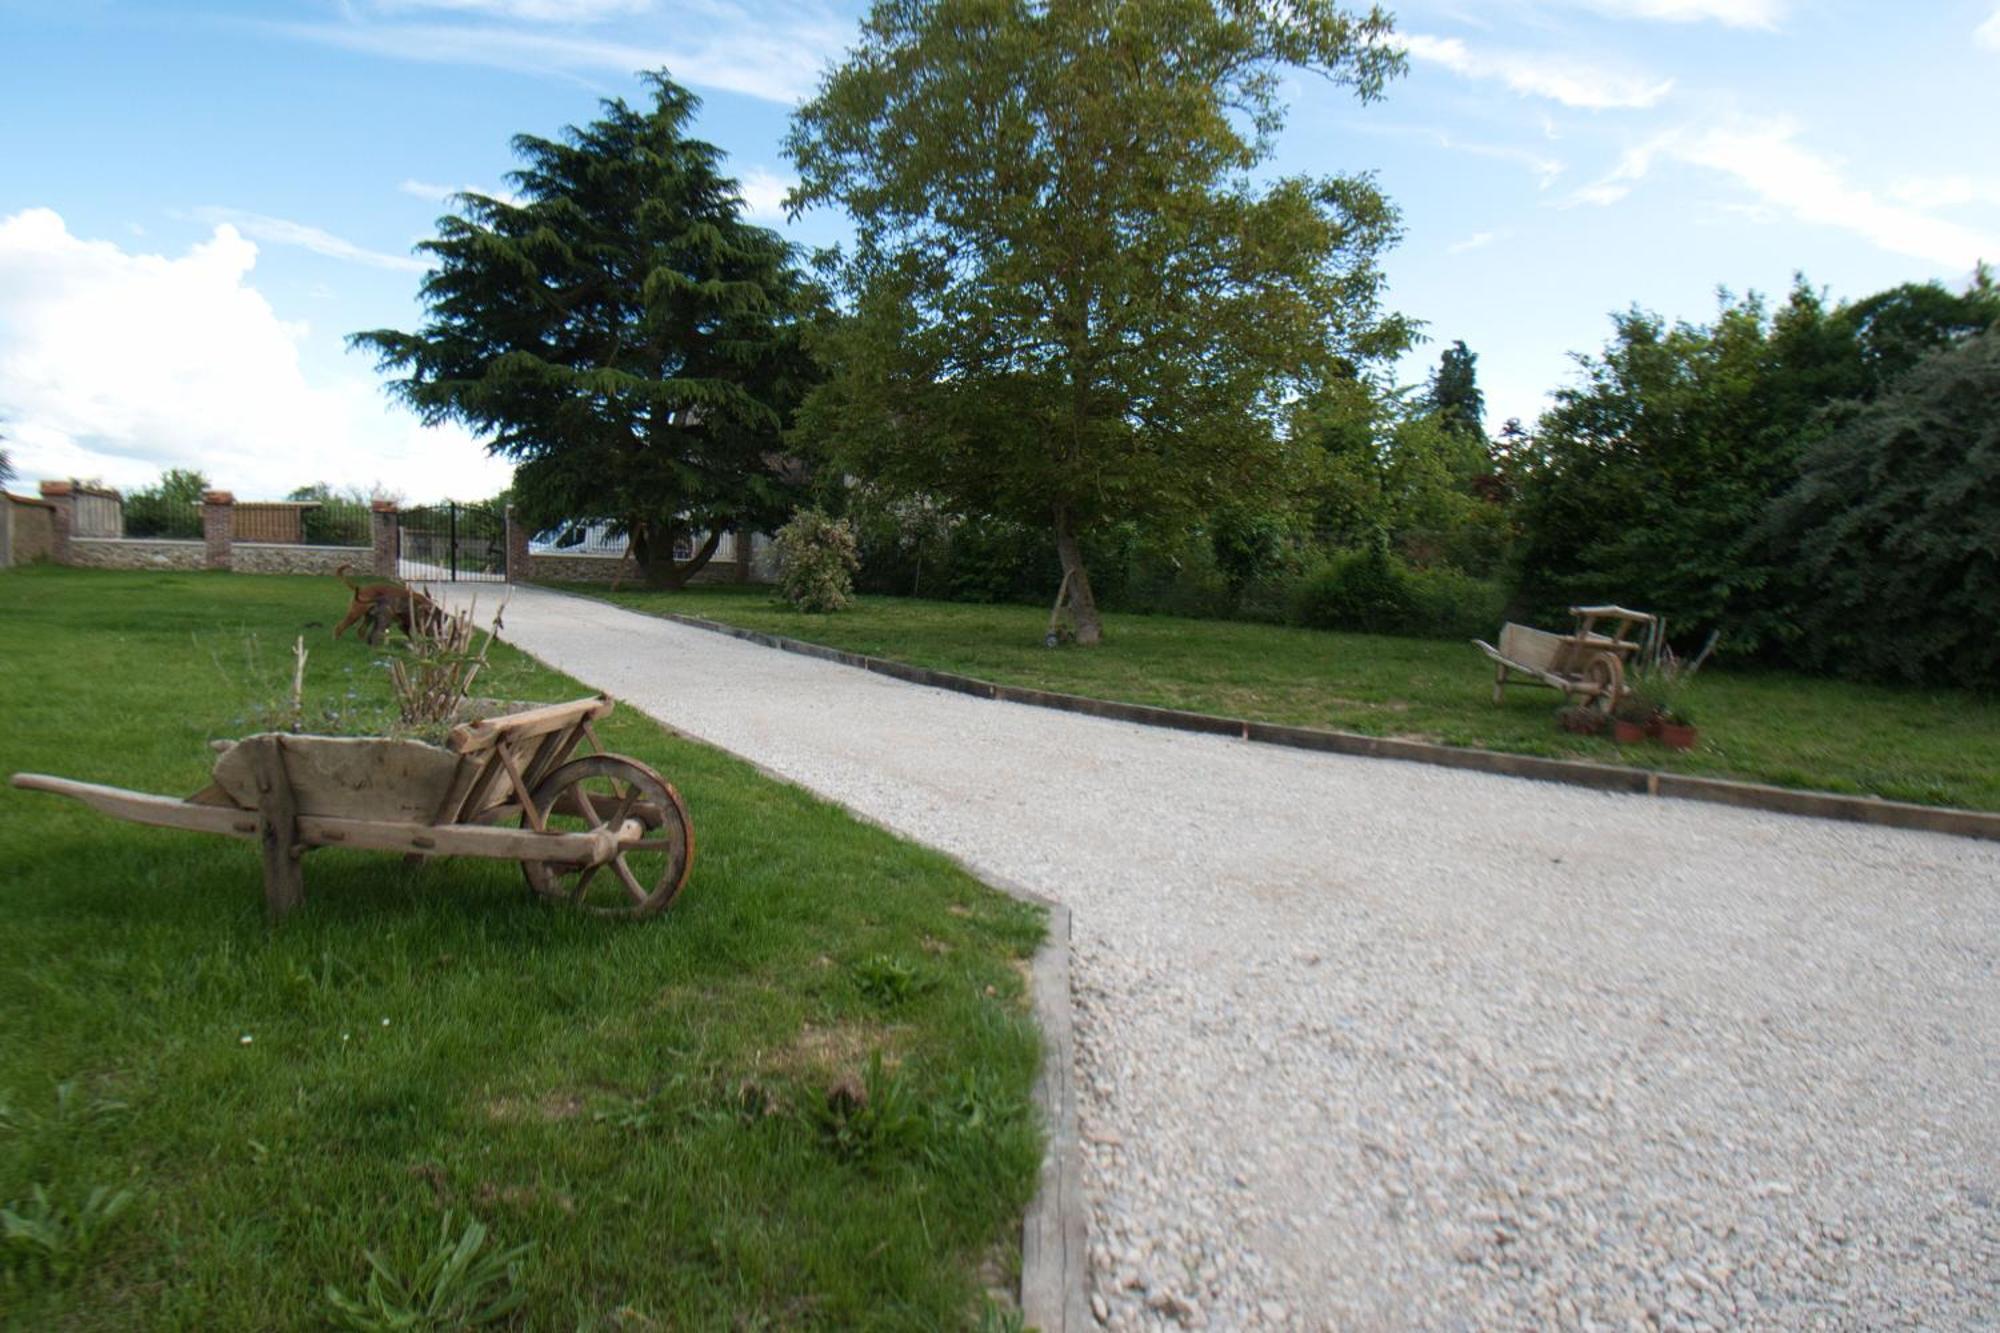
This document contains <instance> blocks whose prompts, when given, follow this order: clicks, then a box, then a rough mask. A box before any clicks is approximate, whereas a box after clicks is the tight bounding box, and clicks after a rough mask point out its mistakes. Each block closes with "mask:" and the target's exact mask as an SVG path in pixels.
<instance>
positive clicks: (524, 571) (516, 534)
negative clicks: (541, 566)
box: [507, 505, 535, 583]
mask: <svg viewBox="0 0 2000 1333" xmlns="http://www.w3.org/2000/svg"><path fill="white" fill-rule="evenodd" d="M534 581H535V562H534V557H533V556H531V555H529V554H528V530H527V529H526V528H525V527H523V526H521V521H520V519H518V518H516V517H515V516H514V506H513V505H508V506H507V582H509V583H533V582H534Z"/></svg>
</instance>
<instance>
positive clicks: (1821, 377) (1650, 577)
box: [1518, 268, 2000, 661]
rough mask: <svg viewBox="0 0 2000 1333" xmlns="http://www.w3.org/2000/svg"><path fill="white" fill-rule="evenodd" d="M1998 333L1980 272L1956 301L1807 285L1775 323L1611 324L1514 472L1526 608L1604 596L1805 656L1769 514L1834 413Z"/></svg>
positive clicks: (1785, 654) (1748, 310) (1741, 308)
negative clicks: (1854, 296)
mask: <svg viewBox="0 0 2000 1333" xmlns="http://www.w3.org/2000/svg"><path fill="white" fill-rule="evenodd" d="M1996 319H2000V287H1996V286H1995V285H1994V284H1993V282H1992V279H1991V276H1990V274H1989V273H1988V272H1987V271H1986V270H1985V269H1983V268H1982V269H1980V270H1979V271H1978V272H1977V273H1976V274H1975V277H1974V281H1973V283H1972V284H1971V286H1970V287H1969V288H1968V289H1967V290H1966V291H1964V292H1963V293H1952V292H1949V291H1947V290H1946V289H1945V288H1943V287H1942V286H1940V285H1938V284H1935V283H1927V284H1909V285H1905V286H1902V287H1897V288H1893V289H1891V290H1889V291H1886V292H1881V293H1878V294H1876V295H1875V296H1871V297H1869V298H1867V299H1865V300H1862V301H1859V302H1856V303H1853V304H1850V305H1842V306H1839V307H1836V308H1832V309H1829V308H1828V307H1827V304H1826V302H1825V300H1824V298H1823V297H1822V296H1821V295H1820V294H1819V293H1817V292H1815V291H1814V290H1813V289H1812V288H1810V287H1808V286H1807V285H1806V284H1805V282H1804V280H1803V279H1801V280H1800V281H1799V282H1798V284H1797V285H1795V286H1794V288H1793V290H1792V292H1791V295H1790V297H1789V299H1788V300H1787V301H1786V303H1785V304H1784V305H1783V306H1782V307H1781V308H1779V309H1778V310H1777V311H1776V312H1775V313H1774V312H1771V311H1769V310H1768V309H1767V307H1766V305H1765V303H1764V301H1763V300H1762V298H1760V297H1758V296H1756V295H1754V294H1753V295H1751V296H1748V297H1745V298H1743V299H1742V300H1740V301H1739V300H1731V299H1729V298H1727V297H1726V296H1725V297H1724V299H1723V301H1722V305H1721V309H1720V310H1719V312H1718V314H1717V316H1716V319H1715V320H1714V322H1713V323H1711V324H1707V325H1696V324H1687V323H1679V324H1674V325H1671V326H1670V325H1668V324H1667V323H1666V322H1665V321H1663V320H1661V319H1660V318H1659V317H1658V316H1656V315H1652V314H1649V313H1647V312H1644V311H1640V310H1633V311H1630V312H1627V313H1625V314H1623V315H1619V316H1615V317H1614V329H1613V336H1612V340H1611V342H1610V343H1609V344H1608V345H1607V346H1606V347H1605V349H1604V351H1603V352H1602V353H1601V354H1600V355H1598V356H1584V357H1579V358H1578V364H1579V366H1580V367H1581V370H1582V379H1581V382H1580V383H1578V384H1576V385H1573V386H1570V387H1567V388H1564V389H1561V390H1559V391H1558V392H1557V393H1556V395H1555V396H1556V405H1555V407H1554V408H1552V409H1551V410H1550V411H1549V412H1548V413H1547V414H1545V415H1544V416H1543V418H1542V420H1541V424H1540V426H1539V428H1538V430H1537V431H1536V433H1535V436H1534V438H1533V440H1532V442H1531V443H1530V444H1529V445H1528V447H1526V448H1525V449H1524V451H1523V455H1522V456H1521V457H1520V458H1519V459H1518V474H1519V480H1520V485H1521V497H1522V498H1521V504H1520V509H1519V522H1520V525H1521V528H1522V530H1523V533H1524V540H1523V542H1522V546H1521V549H1520V551H1519V567H1520V570H1521V580H1520V593H1521V598H1522V600H1523V602H1524V603H1526V604H1527V605H1528V606H1529V607H1530V608H1531V609H1532V610H1533V611H1534V612H1536V613H1538V614H1541V615H1550V614H1556V613H1559V612H1560V610H1561V608H1562V607H1564V606H1567V605H1570V604H1573V603H1576V602H1579V601H1604V600H1613V601H1618V602H1622V603H1624V604H1627V605H1634V606H1641V607H1645V608H1646V609H1648V610H1654V611H1659V612H1663V613H1665V614H1666V615H1667V616H1668V617H1669V618H1670V619H1671V620H1672V621H1673V622H1674V624H1675V625H1676V626H1677V627H1678V628H1679V629H1681V630H1685V631H1693V632H1696V633H1700V632H1705V631H1707V630H1709V629H1711V628H1713V627H1717V626H1721V627H1726V628H1727V630H1728V634H1729V639H1730V643H1731V646H1732V649H1733V651H1735V652H1738V653H1741V654H1754V653H1759V652H1761V653H1763V654H1765V655H1767V656H1777V657H1781V658H1789V659H1790V660H1793V661H1808V660H1814V659H1813V658H1812V652H1813V650H1812V649H1810V648H1808V647H1802V646H1801V645H1802V644H1803V643H1804V640H1803V639H1802V638H1801V637H1800V636H1799V634H1798V626H1799V624H1800V623H1801V621H1802V619H1806V618H1810V616H1809V614H1808V613H1807V612H1805V611H1804V610H1803V609H1802V608H1804V607H1806V606H1807V605H1808V604H1809V603H1811V602H1812V601H1814V600H1815V599H1816V598H1817V597H1818V596H1819V590H1818V589H1817V587H1816V586H1815V584H1816V579H1817V576H1816V575H1815V574H1814V573H1813V572H1812V568H1811V565H1810V561H1809V560H1801V559H1800V558H1799V556H1798V553H1797V552H1794V551H1792V550H1788V549H1786V548H1785V547H1784V546H1783V544H1782V543H1780V544H1773V542H1772V541H1771V539H1770V532H1769V529H1768V526H1767V525H1766V522H1765V520H1766V518H1767V516H1768V514H1769V512H1770V509H1771V506H1772V504H1773V502H1774V500H1775V499H1776V497H1777V496H1778V495H1780V494H1781V493H1783V492H1784V491H1786V490H1787V489H1789V488H1790V487H1792V486H1793V485H1794V484H1795V483H1796V482H1797V481H1798V480H1799V476H1800V464H1801V459H1802V458H1803V457H1804V456H1805V455H1806V454H1807V453H1808V451H1810V450H1811V449H1812V448H1813V446H1814V444H1815V442H1816V441H1817V440H1819V439H1820V438H1821V437H1822V436H1824V435H1825V434H1826V433H1827V431H1828V430H1830V429H1832V427H1833V425H1834V423H1835V422H1837V421H1838V420H1840V419H1841V411H1839V410H1836V405H1837V404H1840V403H1845V402H1857V403H1861V402H1867V401H1870V400H1872V399H1873V398H1875V397H1876V396H1877V395H1879V394H1881V393H1883V392H1884V391H1885V390H1886V389H1887V388H1889V387H1890V386H1892V385H1894V384H1895V383H1896V382H1897V380H1898V378H1899V377H1900V376H1902V375H1905V374H1907V373H1909V371H1910V368H1911V367H1912V366H1914V365H1916V364H1917V363H1918V362H1919V360H1920V359H1921V358H1922V357H1924V356H1925V355H1927V354H1930V353H1934V352H1936V351H1937V350H1939V349H1942V348H1947V347H1950V346H1952V345H1954V344H1955V343H1957V342H1961V341H1963V340H1964V339H1966V338H1967V337H1970V336H1971V335H1972V334H1974V333H1976V332H1977V331H1978V330H1980V329H1983V328H1985V327H1987V326H1988V325H1989V324H1991V323H1992V322H1993V321H1995V320H1996ZM1801 654H1805V655H1804V656H1801Z"/></svg>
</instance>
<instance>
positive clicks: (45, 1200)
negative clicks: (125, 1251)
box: [0, 1185, 132, 1290]
mask: <svg viewBox="0 0 2000 1333" xmlns="http://www.w3.org/2000/svg"><path fill="white" fill-rule="evenodd" d="M131 1204H132V1191H130V1190H122V1189H121V1190H114V1189H112V1188H111V1187H110V1186H108V1185H99V1186H97V1187H95V1188H93V1189H92V1190H91V1191H90V1192H89V1193H87V1194H80V1195H79V1196H71V1197H66V1196H65V1195H64V1193H63V1192H62V1191H60V1190H59V1191H58V1192H57V1194H56V1195H54V1196H51V1195H50V1193H49V1192H48V1190H47V1189H45V1188H43V1187H42V1186H41V1185H36V1186H34V1188H33V1189H31V1190H30V1191H29V1193H28V1197H27V1199H26V1200H25V1201H23V1202H21V1203H10V1204H8V1205H7V1206H6V1207H4V1208H0V1272H4V1273H5V1274H6V1281H7V1285H8V1286H9V1287H12V1288H15V1289H17V1290H33V1289H34V1288H36V1287H40V1286H44V1285H50V1284H53V1285H57V1286H62V1285H66V1284H68V1283H70V1282H73V1281H75V1280H76V1278H78V1277H79V1276H80V1275H82V1274H83V1273H84V1272H85V1271H86V1270H88V1269H89V1267H90V1260H91V1257H92V1255H94V1254H95V1253H96V1251H97V1249H98V1246H99V1244H100V1243H101V1242H102V1241H103V1239H104V1235H105V1233H106V1232H107V1231H109V1230H110V1229H111V1226H112V1224H113V1223H115V1222H116V1221H117V1220H118V1217H119V1215H120V1214H121V1213H123V1212H124V1211H125V1210H126V1209H127V1208H129V1207H131Z"/></svg>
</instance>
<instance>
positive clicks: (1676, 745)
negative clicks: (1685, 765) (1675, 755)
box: [1659, 722, 1695, 750]
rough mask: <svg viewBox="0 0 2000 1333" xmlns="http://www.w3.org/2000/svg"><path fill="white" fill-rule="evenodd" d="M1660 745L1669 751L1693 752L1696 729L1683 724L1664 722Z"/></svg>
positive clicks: (1661, 724)
mask: <svg viewBox="0 0 2000 1333" xmlns="http://www.w3.org/2000/svg"><path fill="white" fill-rule="evenodd" d="M1659 741H1660V744H1662V745H1664V746H1666V747H1667V748H1668V749H1669V750H1692V749H1693V748H1694V741H1695V729H1694V728H1693V727H1690V726H1688V725H1687V724H1686V723H1683V722H1662V723H1660V730H1659Z"/></svg>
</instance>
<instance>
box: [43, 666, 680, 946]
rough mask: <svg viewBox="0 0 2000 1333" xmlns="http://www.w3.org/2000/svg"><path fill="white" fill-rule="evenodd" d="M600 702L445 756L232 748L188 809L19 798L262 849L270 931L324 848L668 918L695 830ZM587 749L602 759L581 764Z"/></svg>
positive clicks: (389, 747)
mask: <svg viewBox="0 0 2000 1333" xmlns="http://www.w3.org/2000/svg"><path fill="white" fill-rule="evenodd" d="M613 706H614V705H613V704H612V701H611V700H610V699H608V698H606V697H604V696H602V695H599V696H596V697H594V698H589V699H578V700H576V701H575V702H574V703H566V704H550V705H547V706H545V707H536V708H528V709H526V710H525V711H521V712H514V713H507V714H505V715H503V716H498V717H491V718H486V719H483V720H477V721H471V722H464V723H461V724H460V725H458V726H456V727H454V728H452V730H451V732H450V734H449V735H448V736H447V738H446V740H445V743H444V745H442V746H436V745H430V744H427V743H425V742H423V741H417V740H391V739H387V738H382V737H345V736H293V735H287V734H284V733H278V732H271V733H265V734H263V735H258V736H251V737H248V738H246V739H244V740H240V741H234V742H230V741H218V742H216V743H215V745H216V749H217V750H218V751H219V754H218V756H217V758H216V761H215V768H214V772H213V778H214V780H213V781H212V782H211V783H210V784H209V785H208V786H207V787H204V788H203V789H202V790H201V791H199V792H196V793H195V794H194V795H193V796H190V797H188V798H187V799H186V800H184V801H178V800H174V799H173V798H171V797H166V796H152V795H148V794H146V793H144V792H134V791H126V790H124V789H122V788H119V787H105V786H100V785H98V784H97V783H94V782H77V781H73V780H71V779H69V778H58V777H50V776H48V775H46V774H42V773H17V774H15V775H14V785H15V786H16V787H23V788H26V789H28V790H30V791H48V792H55V793H56V794H58V795H61V796H69V797H73V798H75V799H76V800H79V801H82V802H83V803H84V804H85V805H88V806H90V807H92V808H93V809H96V810H100V811H102V812H103V813H105V814H107V815H112V816H115V817H117V818H119V819H125V820H130V821H131V822H133V823H137V824H154V825H158V826H160V827H162V828H178V829H194V830H196V831H198V832H204V833H220V834H223V835H224V836H226V837H232V838H246V839H252V840H255V841H256V842H257V843H258V844H259V845H260V846H261V847H262V849H263V855H264V900H265V904H266V906H267V907H268V908H269V910H270V913H271V915H272V917H274V918H276V917H280V916H283V915H284V914H285V913H286V912H289V911H290V910H291V909H292V908H294V907H296V906H298V905H299V904H300V903H301V902H303V901H304V898H305V886H304V877H303V874H302V871H301V867H300V864H299V862H300V858H301V857H303V856H304V855H305V853H306V852H308V851H310V850H311V849H313V848H315V847H358V848H366V849H368V850H370V851H382V852H402V853H404V855H405V856H407V857H411V858H424V857H432V856H484V857H491V858H495V859H498V860H504V861H519V862H520V863H521V870H522V872H523V873H524V874H525V875H526V876H527V880H528V887H529V888H531V889H533V890H534V891H535V892H536V893H537V894H540V895H542V896H543V897H547V898H557V899H562V900H564V901H567V902H570V903H572V904H575V905H577V906H579V907H582V908H584V909H585V910H587V911H593V912H598V913H602V914H604V915H610V916H628V917H639V916H651V915H652V914H654V913H656V912H660V911H663V910H665V909H666V908H667V907H668V906H669V905H670V904H671V903H672V902H673V900H674V898H675V896H676V895H677V894H679V893H680V891H681V887H682V886H683V885H684V884H686V883H687V876H688V871H689V869H690V868H691V867H692V866H693V864H694V826H693V824H692V823H690V822H689V819H688V813H687V807H686V805H684V804H683V803H682V801H681V798H680V793H679V792H677V791H675V790H674V788H673V784H671V783H669V782H668V781H667V780H666V779H665V778H663V777H661V776H660V775H659V774H658V773H656V772H654V771H653V770H652V769H651V768H648V767H647V766H646V765H645V764H642V763H640V762H639V761H638V760H636V759H632V758H628V757H627V756H625V755H619V754H608V753H605V752H604V749H603V747H602V746H600V745H599V744H598V742H597V734H596V732H595V731H594V730H593V729H592V727H591V724H592V723H593V722H595V721H596V720H597V719H599V718H601V717H603V716H604V715H605V714H607V713H609V712H610V711H611V710H612V708H613ZM586 741H587V742H588V743H589V745H590V748H591V749H592V750H593V751H595V753H593V754H588V755H584V756H580V757H578V756H576V755H575V751H576V749H577V746H578V745H579V744H580V743H582V742H586Z"/></svg>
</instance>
